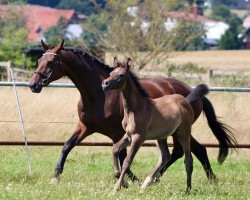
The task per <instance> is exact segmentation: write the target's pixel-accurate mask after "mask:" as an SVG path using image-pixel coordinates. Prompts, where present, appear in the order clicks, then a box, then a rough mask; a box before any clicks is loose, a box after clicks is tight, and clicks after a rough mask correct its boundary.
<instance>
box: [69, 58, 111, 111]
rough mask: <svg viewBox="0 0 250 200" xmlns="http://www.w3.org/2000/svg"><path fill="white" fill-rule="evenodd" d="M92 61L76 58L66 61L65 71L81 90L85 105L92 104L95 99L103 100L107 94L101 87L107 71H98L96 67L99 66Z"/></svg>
mask: <svg viewBox="0 0 250 200" xmlns="http://www.w3.org/2000/svg"><path fill="white" fill-rule="evenodd" d="M90 62H91V61H89V60H86V61H85V62H84V63H83V62H80V61H79V60H78V58H75V59H72V60H67V61H65V64H64V68H65V73H66V75H67V76H68V77H69V78H70V79H71V81H72V82H73V83H74V84H75V86H76V87H77V89H78V90H79V92H80V94H81V97H82V101H83V103H84V105H86V106H85V107H87V105H88V104H90V105H92V104H93V103H94V102H95V101H101V100H103V99H104V96H105V95H104V92H103V90H102V87H101V81H102V80H103V79H104V78H105V73H104V72H103V73H97V71H98V70H97V69H96V68H98V67H97V66H94V64H90ZM98 64H99V63H98ZM90 65H91V66H90ZM99 71H100V69H99ZM99 71H98V72H99ZM106 76H107V75H106ZM103 101H104V100H103Z"/></svg>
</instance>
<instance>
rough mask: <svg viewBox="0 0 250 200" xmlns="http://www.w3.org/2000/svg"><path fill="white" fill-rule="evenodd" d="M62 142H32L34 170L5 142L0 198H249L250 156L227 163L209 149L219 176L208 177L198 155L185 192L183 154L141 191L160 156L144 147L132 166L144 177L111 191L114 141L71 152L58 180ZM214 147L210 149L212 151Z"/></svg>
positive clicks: (20, 150) (1, 155) (231, 158)
mask: <svg viewBox="0 0 250 200" xmlns="http://www.w3.org/2000/svg"><path fill="white" fill-rule="evenodd" d="M60 150H61V147H30V155H31V166H32V170H33V173H32V175H31V176H30V175H29V172H28V166H27V157H26V153H25V149H24V147H1V148H0V152H1V153H0V158H1V162H0V168H1V173H0V180H1V182H0V199H155V200H159V199H197V200H201V199H232V200H235V199H249V196H250V190H249V188H250V179H249V177H250V160H249V157H248V158H242V157H239V156H236V154H233V155H231V156H229V159H227V160H226V161H225V163H224V164H223V165H222V166H219V165H218V164H217V162H216V160H215V159H216V157H215V156H213V153H212V156H211V154H210V158H211V162H212V167H213V169H214V172H215V174H216V175H217V177H218V182H210V181H208V180H207V179H206V176H205V173H204V172H203V169H202V167H201V165H200V163H198V161H197V159H196V158H194V172H193V181H192V182H193V184H192V186H193V188H192V192H191V194H190V195H189V196H186V195H185V187H186V183H185V182H186V178H185V177H186V175H185V170H184V164H183V158H182V159H180V160H178V161H177V162H176V163H175V164H174V165H173V166H171V167H170V168H169V170H168V171H167V173H166V174H165V175H164V176H163V177H162V179H161V181H160V183H156V184H153V185H151V186H150V187H149V188H148V190H147V191H146V192H145V193H144V194H140V193H139V188H140V184H141V182H142V181H143V180H144V179H145V178H146V176H147V175H148V174H149V173H150V171H151V170H153V167H154V166H155V164H156V162H157V158H158V152H157V150H156V148H146V147H143V148H141V149H140V151H139V152H138V154H137V156H136V157H135V160H134V163H133V165H132V170H133V171H134V173H135V174H136V175H137V176H138V177H139V179H140V183H139V184H138V183H131V182H129V188H128V189H124V188H123V189H122V190H121V191H119V192H118V193H117V194H115V195H114V196H112V195H111V192H112V189H113V187H114V184H115V182H116V180H115V179H114V178H113V168H112V156H111V147H76V148H75V149H74V150H73V151H72V152H71V154H70V155H69V157H68V160H67V162H66V164H65V169H64V172H63V174H62V175H61V180H60V182H59V183H58V184H55V185H50V184H49V180H50V178H51V177H52V175H53V171H54V167H55V164H56V162H57V159H58V155H59V152H60ZM210 153H211V152H210Z"/></svg>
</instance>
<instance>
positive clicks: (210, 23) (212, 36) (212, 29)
mask: <svg viewBox="0 0 250 200" xmlns="http://www.w3.org/2000/svg"><path fill="white" fill-rule="evenodd" d="M249 1H250V0H249ZM137 11H138V9H137V8H136V7H130V8H128V9H127V12H128V13H129V14H130V15H131V16H133V17H136V14H137ZM165 18H166V20H165V23H164V26H165V28H166V30H167V31H171V30H172V29H173V28H174V27H175V26H176V25H177V23H178V21H179V20H181V19H185V20H190V21H195V22H199V23H201V24H202V25H203V27H204V29H205V38H204V43H205V44H206V46H207V47H208V48H209V49H216V47H217V46H218V43H219V41H220V38H221V37H222V35H224V33H225V32H226V30H227V29H228V28H229V25H228V24H226V23H224V22H222V21H215V20H212V19H208V18H206V17H204V16H202V15H199V14H198V7H197V5H196V4H194V5H193V7H192V11H191V12H184V11H174V12H168V13H166V14H165ZM131 25H133V23H132V24H131ZM149 27H150V22H148V21H144V22H142V24H141V28H142V30H143V32H144V34H145V33H146V31H147V29H148V28H149Z"/></svg>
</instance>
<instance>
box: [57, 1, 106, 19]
mask: <svg viewBox="0 0 250 200" xmlns="http://www.w3.org/2000/svg"><path fill="white" fill-rule="evenodd" d="M97 3H98V4H99V5H101V6H102V7H103V6H104V5H105V2H104V1H101V0H99V1H97ZM56 7H57V8H59V9H74V10H76V11H78V12H80V13H82V14H84V15H87V16H89V15H91V14H93V13H96V10H95V7H94V3H93V2H92V1H91V0H62V1H60V3H59V4H58V5H57V6H56Z"/></svg>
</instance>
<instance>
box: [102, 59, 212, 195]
mask: <svg viewBox="0 0 250 200" xmlns="http://www.w3.org/2000/svg"><path fill="white" fill-rule="evenodd" d="M114 66H115V69H114V70H113V71H112V72H111V73H110V77H109V78H107V79H105V80H103V82H102V87H103V90H104V91H106V90H120V91H121V92H122V101H123V108H124V118H123V120H122V126H123V129H124V130H125V132H126V133H125V135H124V136H123V138H122V139H121V140H120V141H119V142H117V143H116V144H115V145H114V151H117V152H119V151H121V150H122V149H123V148H126V147H127V146H128V145H130V144H131V148H130V151H129V153H128V155H127V157H126V158H125V160H124V162H123V165H122V168H121V175H120V178H119V180H118V181H117V183H116V185H115V187H114V191H118V190H119V189H120V188H121V186H122V185H126V184H127V183H126V181H125V180H124V175H125V173H126V171H127V170H128V169H129V167H130V165H131V163H132V161H133V159H134V156H135V155H136V153H137V151H138V150H139V148H140V146H141V144H142V143H143V142H144V141H145V140H156V141H157V146H158V148H159V149H160V158H159V161H158V163H157V165H156V167H155V169H154V170H153V172H152V173H151V174H150V175H149V176H148V177H147V178H146V180H145V181H144V183H143V184H142V186H141V192H144V191H145V189H146V188H147V186H149V185H150V184H151V183H152V182H153V181H154V179H155V178H156V176H157V174H158V173H159V172H160V170H161V169H162V168H163V167H164V165H165V164H166V163H167V161H168V159H169V158H170V156H169V153H168V151H167V141H166V138H167V137H168V136H170V135H172V134H173V133H174V132H176V133H177V136H178V140H179V142H180V144H181V146H182V148H183V150H184V154H185V168H186V173H187V189H186V191H187V192H189V191H190V190H191V176H192V171H193V159H192V156H191V151H190V137H191V126H192V123H193V119H194V113H193V110H192V107H191V105H190V103H192V102H194V101H196V100H198V99H200V98H201V97H202V96H203V95H205V94H207V93H208V87H207V86H206V85H204V84H200V85H198V86H197V87H196V88H195V89H194V90H192V92H191V93H190V94H189V95H188V96H187V97H186V98H184V97H183V96H182V95H179V94H173V95H165V96H163V97H160V98H156V99H150V98H149V96H148V95H147V93H146V92H145V90H143V89H142V87H141V86H140V84H139V82H138V80H137V78H136V77H135V75H133V74H132V73H131V72H130V70H129V69H130V66H131V60H130V59H128V61H127V64H126V65H124V66H121V65H119V64H118V62H117V60H116V58H115V59H114ZM116 162H117V165H119V162H118V160H117V161H116Z"/></svg>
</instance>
